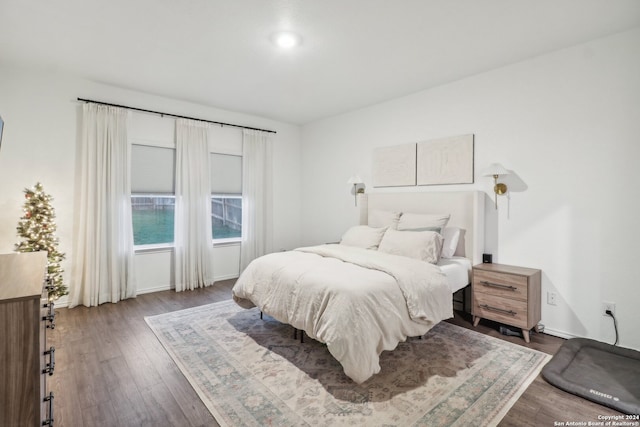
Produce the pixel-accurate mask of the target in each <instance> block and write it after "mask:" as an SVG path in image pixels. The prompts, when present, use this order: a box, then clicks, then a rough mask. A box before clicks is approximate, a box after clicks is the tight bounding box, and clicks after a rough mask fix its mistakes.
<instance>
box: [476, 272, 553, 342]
mask: <svg viewBox="0 0 640 427" xmlns="http://www.w3.org/2000/svg"><path fill="white" fill-rule="evenodd" d="M540 276H541V271H540V270H536V269H533V268H525V267H515V266H511V265H502V264H478V265H475V266H474V267H473V280H472V282H471V295H472V296H471V300H472V311H471V312H472V314H473V326H478V322H480V319H482V318H484V319H490V320H495V321H496V322H500V323H504V324H507V325H511V326H515V327H517V328H522V336H523V337H524V340H525V341H526V342H529V331H530V330H531V328H533V327H535V328H536V331H537V328H538V322H540Z"/></svg>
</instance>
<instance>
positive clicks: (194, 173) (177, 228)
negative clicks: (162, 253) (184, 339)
mask: <svg viewBox="0 0 640 427" xmlns="http://www.w3.org/2000/svg"><path fill="white" fill-rule="evenodd" d="M207 134H208V125H207V124H206V123H203V122H198V121H194V120H186V119H178V120H176V210H175V223H174V244H175V254H174V278H175V285H176V292H180V291H183V290H186V289H189V290H193V289H195V288H200V287H203V286H209V285H210V284H211V283H212V282H213V266H212V256H213V242H212V238H213V237H212V234H211V188H210V187H211V184H210V178H209V146H208V142H207Z"/></svg>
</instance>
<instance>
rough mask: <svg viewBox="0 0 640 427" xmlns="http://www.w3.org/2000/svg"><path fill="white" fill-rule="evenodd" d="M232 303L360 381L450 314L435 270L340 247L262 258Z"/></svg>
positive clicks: (243, 280)
mask: <svg viewBox="0 0 640 427" xmlns="http://www.w3.org/2000/svg"><path fill="white" fill-rule="evenodd" d="M233 299H234V300H235V301H236V302H237V303H238V304H239V305H240V306H242V307H244V308H251V307H253V306H257V307H259V308H260V310H262V311H263V312H264V313H266V314H269V315H270V316H272V317H274V318H275V319H277V320H279V321H281V322H284V323H288V324H290V325H292V326H294V327H295V328H298V329H302V330H304V331H305V332H306V333H307V335H309V336H310V337H312V338H314V339H316V340H318V341H321V342H323V343H326V345H327V348H328V349H329V351H330V352H331V354H332V355H333V357H335V358H336V360H338V361H339V362H340V363H341V364H342V366H343V368H344V372H345V374H346V375H347V376H349V377H350V378H351V379H353V380H354V381H355V382H357V383H361V382H364V381H366V380H367V379H368V378H369V377H371V376H372V375H374V374H376V373H378V372H380V364H379V355H380V353H382V351H383V350H393V349H394V348H395V347H396V346H397V345H398V343H399V342H400V341H404V340H405V339H406V338H407V337H408V336H418V335H423V334H424V333H426V332H427V331H428V330H429V329H431V328H432V327H433V326H434V325H435V324H437V323H438V322H440V321H441V320H444V319H448V318H450V317H452V316H453V307H452V298H451V290H450V289H449V286H448V284H447V280H446V277H445V276H444V274H443V273H442V272H441V271H440V269H439V268H438V267H437V266H435V265H433V264H429V263H426V262H424V261H419V260H416V259H412V258H406V257H402V256H397V255H390V254H386V253H382V252H378V251H372V250H366V249H360V248H356V247H350V246H345V245H322V246H313V247H306V248H299V249H296V250H294V251H290V252H278V253H272V254H269V255H265V256H263V257H260V258H258V259H256V260H254V261H253V262H251V264H249V266H248V267H247V268H246V269H245V270H244V271H243V272H242V274H241V275H240V277H239V278H238V280H237V282H236V284H235V286H234V287H233Z"/></svg>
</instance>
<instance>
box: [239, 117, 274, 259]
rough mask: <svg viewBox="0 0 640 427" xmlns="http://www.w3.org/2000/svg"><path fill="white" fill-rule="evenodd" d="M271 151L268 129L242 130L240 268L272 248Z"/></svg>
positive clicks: (271, 143) (271, 142) (271, 144)
mask: <svg viewBox="0 0 640 427" xmlns="http://www.w3.org/2000/svg"><path fill="white" fill-rule="evenodd" d="M272 152H273V141H272V139H271V134H270V133H268V132H260V131H254V130H248V129H244V130H243V137H242V246H241V249H240V271H243V270H244V269H245V268H246V267H247V265H249V263H250V262H251V261H252V260H254V259H255V258H258V257H259V256H262V255H265V254H267V253H269V252H271V250H272V240H273V232H272V229H273V219H272V218H273V207H272V199H273V195H272V165H271V161H272Z"/></svg>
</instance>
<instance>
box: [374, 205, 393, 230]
mask: <svg viewBox="0 0 640 427" xmlns="http://www.w3.org/2000/svg"><path fill="white" fill-rule="evenodd" d="M399 219H400V212H391V211H383V210H380V209H372V210H371V212H369V221H368V222H369V227H389V228H393V229H394V230H396V229H397V228H398V220H399Z"/></svg>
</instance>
